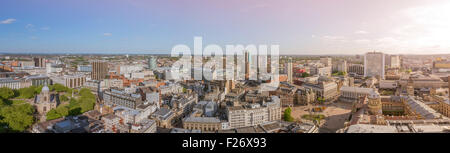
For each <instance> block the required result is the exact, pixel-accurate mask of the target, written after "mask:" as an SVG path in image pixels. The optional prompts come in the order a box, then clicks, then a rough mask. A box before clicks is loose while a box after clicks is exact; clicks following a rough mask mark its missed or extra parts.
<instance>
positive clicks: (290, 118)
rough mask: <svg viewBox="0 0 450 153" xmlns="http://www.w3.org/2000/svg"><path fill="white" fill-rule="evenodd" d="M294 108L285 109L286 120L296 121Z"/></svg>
mask: <svg viewBox="0 0 450 153" xmlns="http://www.w3.org/2000/svg"><path fill="white" fill-rule="evenodd" d="M291 112H292V109H291V108H290V107H288V108H287V109H286V110H284V120H285V121H288V122H292V121H294V118H293V117H292V116H291Z"/></svg>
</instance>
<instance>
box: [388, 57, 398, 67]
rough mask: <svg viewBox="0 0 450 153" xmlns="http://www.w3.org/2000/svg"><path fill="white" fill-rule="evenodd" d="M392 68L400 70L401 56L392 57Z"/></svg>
mask: <svg viewBox="0 0 450 153" xmlns="http://www.w3.org/2000/svg"><path fill="white" fill-rule="evenodd" d="M390 67H391V68H400V56H398V55H392V56H391V65H390Z"/></svg>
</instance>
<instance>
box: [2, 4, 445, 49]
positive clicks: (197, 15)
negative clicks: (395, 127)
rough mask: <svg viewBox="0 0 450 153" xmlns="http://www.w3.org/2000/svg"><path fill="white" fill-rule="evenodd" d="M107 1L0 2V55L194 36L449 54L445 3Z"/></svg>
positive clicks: (144, 45)
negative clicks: (387, 4)
mask: <svg viewBox="0 0 450 153" xmlns="http://www.w3.org/2000/svg"><path fill="white" fill-rule="evenodd" d="M107 2H108V3H106V1H96V2H90V1H64V2H60V1H53V0H45V1H39V2H29V1H21V0H19V1H2V2H1V3H2V5H0V14H2V15H1V16H0V33H1V34H0V53H12V54H14V53H26V54H40V53H46V54H57V53H61V54H65V53H70V54H80V53H91V54H92V53H94V54H105V53H106V54H170V50H171V49H172V47H173V46H175V45H177V44H187V45H189V46H192V40H193V39H192V38H193V37H195V36H203V37H204V39H203V40H204V44H218V45H220V46H225V45H227V44H243V45H248V44H255V45H258V44H279V45H280V54H282V55H325V54H333V55H348V54H364V53H365V52H369V51H381V52H384V53H387V54H425V53H426V54H445V53H448V49H450V43H447V42H446V40H447V39H448V37H449V36H450V31H449V30H446V29H445V27H447V26H450V22H448V21H447V20H448V18H449V17H447V16H445V15H444V16H442V15H443V14H449V13H448V11H447V10H450V9H448V8H450V3H448V2H445V1H433V2H428V1H423V0H414V1H395V2H391V1H377V2H372V1H370V2H368V1H354V0H346V1H345V2H333V1H327V2H326V3H324V2H323V1H320V2H315V1H291V0H286V1H281V2H278V1H272V0H267V1H254V0H249V1H231V2H227V3H223V2H220V1H200V0H199V1H190V2H178V1H177V2H175V1H164V2H160V1H157V2H156V1H150V2H144V1H139V0H132V1H107ZM406 2H408V3H406ZM386 3H389V4H390V5H389V6H386V5H385V4H386ZM175 4H177V5H175ZM179 4H180V5H179ZM187 12H189V13H187Z"/></svg>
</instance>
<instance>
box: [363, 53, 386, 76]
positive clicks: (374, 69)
mask: <svg viewBox="0 0 450 153" xmlns="http://www.w3.org/2000/svg"><path fill="white" fill-rule="evenodd" d="M384 60H385V58H384V54H383V53H381V52H368V53H366V54H365V56H364V77H376V78H380V79H384V74H385V73H384V71H385V70H384V65H385V63H384V62H385V61H384Z"/></svg>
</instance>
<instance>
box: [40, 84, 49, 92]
mask: <svg viewBox="0 0 450 153" xmlns="http://www.w3.org/2000/svg"><path fill="white" fill-rule="evenodd" d="M44 91H46V92H49V91H50V89H49V88H48V87H47V85H45V86H44V87H42V91H41V92H44Z"/></svg>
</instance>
